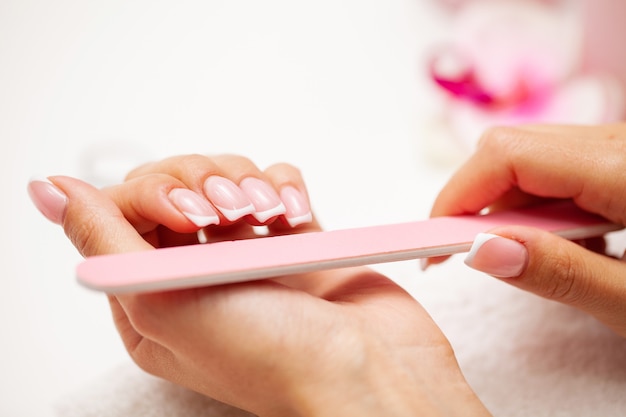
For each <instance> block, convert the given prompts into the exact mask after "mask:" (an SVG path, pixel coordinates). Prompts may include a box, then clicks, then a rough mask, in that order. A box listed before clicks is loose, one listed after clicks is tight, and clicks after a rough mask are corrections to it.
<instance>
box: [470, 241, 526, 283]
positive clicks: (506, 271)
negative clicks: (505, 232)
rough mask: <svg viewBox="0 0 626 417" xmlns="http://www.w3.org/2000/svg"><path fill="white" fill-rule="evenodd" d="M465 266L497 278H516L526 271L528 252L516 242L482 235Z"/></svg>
mask: <svg viewBox="0 0 626 417" xmlns="http://www.w3.org/2000/svg"><path fill="white" fill-rule="evenodd" d="M465 264H466V265H467V266H469V267H471V268H474V269H476V270H478V271H481V272H484V273H486V274H489V275H493V276H494V277H497V278H514V277H517V276H519V275H521V273H522V272H524V269H526V265H527V264H528V250H527V249H526V247H525V246H524V245H522V244H521V243H520V242H518V241H516V240H512V239H506V238H503V237H501V236H497V235H493V234H489V233H480V234H478V235H477V236H476V239H475V240H474V243H473V244H472V248H471V249H470V252H469V254H468V255H467V257H466V258H465Z"/></svg>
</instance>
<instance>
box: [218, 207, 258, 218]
mask: <svg viewBox="0 0 626 417" xmlns="http://www.w3.org/2000/svg"><path fill="white" fill-rule="evenodd" d="M216 207H217V208H218V209H219V211H220V212H221V213H222V214H223V215H224V217H226V218H227V219H228V220H230V221H231V222H232V221H235V220H239V219H241V218H242V217H243V216H247V215H248V214H253V213H254V206H253V205H252V204H249V205H247V206H245V207H242V208H238V209H227V208H224V207H220V206H216Z"/></svg>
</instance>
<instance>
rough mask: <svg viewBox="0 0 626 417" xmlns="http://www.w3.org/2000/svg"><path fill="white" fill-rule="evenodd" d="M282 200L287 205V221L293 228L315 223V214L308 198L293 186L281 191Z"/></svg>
mask: <svg viewBox="0 0 626 417" xmlns="http://www.w3.org/2000/svg"><path fill="white" fill-rule="evenodd" d="M280 199H281V200H282V201H283V203H284V204H285V208H286V212H285V219H286V220H287V223H289V225H290V226H291V227H295V226H298V225H300V224H303V223H310V222H311V221H313V214H312V213H311V207H310V206H309V202H308V200H307V198H306V196H305V195H304V194H303V193H301V192H300V191H299V190H298V189H296V188H295V187H292V186H287V187H284V188H283V189H282V190H281V191H280Z"/></svg>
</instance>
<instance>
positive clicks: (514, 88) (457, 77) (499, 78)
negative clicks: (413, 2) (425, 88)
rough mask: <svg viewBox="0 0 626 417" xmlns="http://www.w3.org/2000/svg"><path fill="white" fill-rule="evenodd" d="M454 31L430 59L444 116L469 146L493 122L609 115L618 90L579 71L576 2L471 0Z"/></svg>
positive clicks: (458, 13) (619, 100)
mask: <svg viewBox="0 0 626 417" xmlns="http://www.w3.org/2000/svg"><path fill="white" fill-rule="evenodd" d="M451 26H452V36H451V39H450V40H449V41H448V42H447V43H446V44H442V45H439V46H438V47H437V49H436V51H435V53H434V54H433V57H432V59H431V61H430V63H429V68H428V71H429V74H430V78H431V79H432V81H433V83H434V84H435V85H436V86H437V88H438V89H439V90H440V91H442V92H443V93H444V95H445V97H446V101H445V105H444V109H443V118H442V122H443V123H445V124H446V127H447V129H449V130H450V131H451V133H452V134H453V135H454V136H455V137H456V138H458V139H460V140H461V141H462V142H463V143H465V144H467V145H470V146H471V145H473V144H474V143H475V141H476V140H477V139H478V138H479V137H480V134H481V133H482V132H483V131H484V130H485V129H486V128H488V127H490V126H494V125H510V124H522V123H568V124H592V123H606V122H613V121H617V120H619V119H620V117H621V115H622V114H623V111H624V105H623V104H624V97H623V90H622V89H621V88H619V87H616V85H617V80H616V79H613V78H612V77H610V76H607V75H606V74H602V75H600V74H597V75H596V74H592V73H585V72H583V71H582V65H581V53H582V44H583V41H582V35H583V30H582V24H581V16H580V10H579V9H578V8H576V7H570V8H564V7H558V6H556V5H554V4H551V3H549V2H537V1H471V2H465V3H463V4H462V7H457V8H455V11H454V15H453V22H452V25H451Z"/></svg>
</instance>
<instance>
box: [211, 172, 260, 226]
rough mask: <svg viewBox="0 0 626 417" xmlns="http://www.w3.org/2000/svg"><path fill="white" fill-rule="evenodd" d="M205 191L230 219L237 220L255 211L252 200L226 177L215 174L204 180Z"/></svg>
mask: <svg viewBox="0 0 626 417" xmlns="http://www.w3.org/2000/svg"><path fill="white" fill-rule="evenodd" d="M204 192H205V194H206V196H207V197H208V198H209V200H211V202H212V203H213V204H214V205H215V207H217V208H218V209H219V211H220V212H222V214H223V215H224V217H226V218H227V219H228V220H230V221H235V220H237V219H240V218H242V217H243V216H246V215H248V214H252V213H254V205H253V204H252V201H250V199H249V198H248V197H247V196H246V195H245V194H244V192H243V191H241V189H240V188H239V187H237V185H236V184H235V183H234V182H232V181H230V180H228V179H226V178H224V177H219V176H217V175H214V176H212V177H209V178H207V180H206V181H205V182H204Z"/></svg>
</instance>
